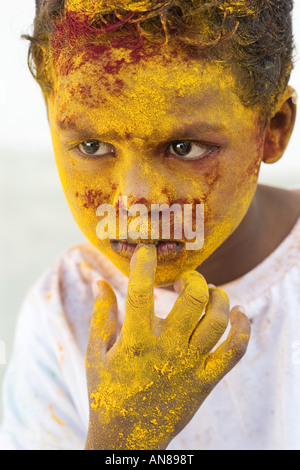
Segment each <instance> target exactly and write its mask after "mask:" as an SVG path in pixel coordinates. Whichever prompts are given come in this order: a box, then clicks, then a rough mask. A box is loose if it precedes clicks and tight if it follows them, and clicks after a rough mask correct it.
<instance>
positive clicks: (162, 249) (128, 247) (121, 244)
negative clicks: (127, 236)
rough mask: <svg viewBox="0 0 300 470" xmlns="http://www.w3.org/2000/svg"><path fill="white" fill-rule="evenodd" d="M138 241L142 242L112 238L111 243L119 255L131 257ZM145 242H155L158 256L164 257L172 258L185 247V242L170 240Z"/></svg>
mask: <svg viewBox="0 0 300 470" xmlns="http://www.w3.org/2000/svg"><path fill="white" fill-rule="evenodd" d="M138 243H140V242H131V241H128V240H126V241H123V240H111V241H110V244H111V247H112V249H113V250H114V251H115V252H116V253H118V254H119V255H121V256H123V257H124V258H127V259H130V258H131V257H132V255H133V253H134V250H135V249H136V247H137V245H138ZM143 243H144V244H150V243H151V244H154V245H155V246H156V250H157V258H158V260H159V259H164V258H172V257H174V256H176V255H177V254H178V253H180V252H181V251H182V249H183V243H181V242H176V241H172V240H171V241H170V240H161V241H157V242H149V241H147V242H143Z"/></svg>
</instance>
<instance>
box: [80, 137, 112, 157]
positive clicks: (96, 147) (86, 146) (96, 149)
mask: <svg viewBox="0 0 300 470" xmlns="http://www.w3.org/2000/svg"><path fill="white" fill-rule="evenodd" d="M78 149H79V150H80V152H81V153H83V154H84V155H91V156H101V155H107V154H111V153H115V149H114V147H113V146H112V145H111V144H108V143H106V142H101V141H100V140H87V141H86V142H82V143H81V144H80V145H79V146H78Z"/></svg>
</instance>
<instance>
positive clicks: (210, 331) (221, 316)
mask: <svg viewBox="0 0 300 470" xmlns="http://www.w3.org/2000/svg"><path fill="white" fill-rule="evenodd" d="M228 322H229V299H228V296H227V294H226V293H225V292H224V291H223V290H222V289H219V288H217V287H211V288H209V301H208V304H207V307H206V312H205V314H204V315H203V317H202V318H201V320H200V322H199V324H198V325H197V327H196V329H195V331H194V332H193V334H192V336H191V339H190V347H194V348H196V349H197V352H198V353H199V354H208V353H209V352H210V351H211V350H212V349H213V348H214V346H215V345H216V344H217V342H218V341H219V340H220V339H221V337H222V336H223V334H224V332H225V330H226V328H227V326H228Z"/></svg>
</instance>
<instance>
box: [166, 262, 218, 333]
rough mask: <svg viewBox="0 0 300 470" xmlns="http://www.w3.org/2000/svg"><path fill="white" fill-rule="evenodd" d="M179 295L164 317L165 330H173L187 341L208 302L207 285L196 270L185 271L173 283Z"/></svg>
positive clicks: (171, 331) (172, 331)
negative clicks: (165, 317)
mask: <svg viewBox="0 0 300 470" xmlns="http://www.w3.org/2000/svg"><path fill="white" fill-rule="evenodd" d="M174 288H175V289H176V291H177V292H178V293H179V296H178V298H177V300H176V302H175V304H174V306H173V308H172V310H171V312H170V313H169V315H168V317H167V319H166V330H165V331H166V332H168V330H169V331H170V336H171V335H172V336H174V332H175V333H176V334H178V335H179V336H180V337H181V338H182V339H183V340H184V341H187V342H188V341H189V339H190V335H191V334H192V332H193V330H194V328H195V326H196V325H197V322H198V320H199V318H200V316H201V314H202V312H203V311H204V309H205V306H206V304H207V302H208V295H209V294H208V287H207V284H206V281H205V279H204V277H203V276H202V275H201V274H199V273H198V272H197V271H187V272H186V273H184V274H183V275H182V276H181V277H180V278H179V279H178V280H177V281H176V283H175V285H174Z"/></svg>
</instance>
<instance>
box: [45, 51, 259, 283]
mask: <svg viewBox="0 0 300 470" xmlns="http://www.w3.org/2000/svg"><path fill="white" fill-rule="evenodd" d="M54 74H55V80H54V93H53V94H52V95H51V96H49V97H48V103H47V104H48V111H49V120H50V126H51V131H52V137H53V144H54V151H55V156H56V161H57V166H58V169H59V173H60V177H61V181H62V185H63V188H64V192H65V195H66V198H67V200H68V203H69V205H70V208H71V211H72V214H73V216H74V218H75V220H76V222H77V224H78V225H79V227H80V229H81V230H82V232H83V233H84V234H85V235H86V236H87V238H88V239H89V240H90V241H91V242H92V243H93V245H95V246H96V247H97V248H98V249H99V250H100V251H102V252H103V253H104V254H105V255H106V256H108V258H110V260H111V261H112V262H113V263H114V265H115V266H117V267H118V268H119V269H120V270H121V271H122V272H123V273H124V274H126V275H127V276H129V270H130V255H129V254H128V251H126V250H125V252H124V251H120V245H118V243H116V242H111V240H109V239H106V240H101V239H99V236H98V235H97V233H96V229H97V225H98V223H99V221H100V218H99V213H98V215H97V214H96V211H97V207H98V206H100V205H101V204H111V205H112V206H114V207H115V209H116V216H117V221H118V216H119V209H120V207H119V202H118V201H119V196H127V201H128V202H127V203H128V207H130V206H131V205H132V204H134V203H138V202H139V203H143V204H144V205H145V206H146V207H147V209H148V211H149V213H150V209H151V204H163V203H165V204H168V206H171V205H172V204H175V203H178V204H180V205H181V207H182V208H184V204H193V207H194V208H195V206H196V204H199V203H200V204H204V245H203V247H202V248H201V249H198V250H187V249H186V242H187V241H188V240H187V238H186V237H185V236H184V235H183V237H182V238H180V239H178V238H176V237H175V238H176V240H177V242H178V243H177V245H176V249H175V250H174V251H172V252H171V253H169V255H165V256H163V255H162V256H159V257H158V267H157V273H156V279H155V283H156V285H169V284H172V283H173V282H174V281H175V280H176V279H177V278H178V277H179V276H180V275H181V274H182V273H183V272H184V271H186V270H189V269H196V268H197V267H198V266H200V265H201V263H202V262H203V261H204V260H205V259H207V258H208V256H209V255H210V254H211V253H213V252H214V251H215V250H216V249H217V248H218V247H219V246H220V245H221V244H222V243H223V242H224V241H225V240H226V239H227V238H228V236H229V235H230V234H231V233H232V232H233V231H234V230H235V229H236V227H237V226H238V225H239V223H240V222H241V220H242V219H243V217H244V215H245V213H246V211H247V209H248V207H249V205H250V203H251V200H252V198H253V196H254V193H255V190H256V186H257V178H258V172H259V166H260V163H261V160H262V151H263V133H262V124H261V123H260V120H259V112H258V110H257V109H256V108H245V107H244V106H243V105H242V103H241V101H240V99H239V98H238V97H237V95H236V94H234V88H235V82H234V79H233V77H232V75H231V73H230V72H229V71H228V70H227V71H226V70H225V69H223V68H222V67H221V66H217V65H213V64H212V63H204V62H200V61H198V60H197V61H196V60H192V59H190V58H187V57H184V56H183V55H178V56H177V54H176V51H175V50H173V49H172V48H171V47H169V48H168V49H167V48H165V49H164V52H163V53H162V51H161V50H160V51H159V53H158V54H155V53H154V51H153V49H149V50H146V49H144V57H143V58H142V59H141V57H140V56H139V54H138V53H136V54H135V55H134V53H133V52H132V51H131V50H128V49H120V48H119V49H113V48H108V47H106V46H104V45H99V48H98V49H97V48H94V49H93V50H92V48H91V47H90V46H88V47H87V48H85V49H84V51H82V50H81V49H78V50H77V51H76V53H74V51H73V52H72V56H71V55H69V56H68V53H66V54H65V55H64V57H63V59H61V60H60V62H57V63H56V64H55V72H54V71H53V75H54ZM102 142H103V143H102ZM128 207H127V208H128ZM129 220H130V219H128V221H129ZM128 223H129V222H128ZM195 224H196V220H195V211H194V226H193V228H194V229H195ZM149 233H150V231H149ZM117 238H118V234H117V236H116V239H117ZM147 241H148V242H151V238H150V239H149V240H147ZM179 242H180V243H181V244H179Z"/></svg>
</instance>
